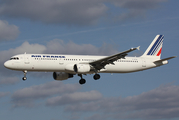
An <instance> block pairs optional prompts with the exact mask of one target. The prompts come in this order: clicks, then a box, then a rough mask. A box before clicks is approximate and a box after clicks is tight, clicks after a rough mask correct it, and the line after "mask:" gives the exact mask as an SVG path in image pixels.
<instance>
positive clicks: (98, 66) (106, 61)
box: [89, 46, 140, 70]
mask: <svg viewBox="0 0 179 120" xmlns="http://www.w3.org/2000/svg"><path fill="white" fill-rule="evenodd" d="M139 48H140V46H139V47H136V48H131V49H129V50H126V51H123V52H121V53H118V54H115V55H112V56H108V57H105V58H102V59H99V60H96V61H93V62H90V63H89V64H90V65H91V66H93V67H94V68H95V70H100V69H102V68H105V66H106V65H107V64H113V65H114V61H117V60H118V59H121V58H123V59H125V56H126V55H128V54H127V53H129V52H132V51H134V50H136V49H138V50H139Z"/></svg>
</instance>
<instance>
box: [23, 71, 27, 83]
mask: <svg viewBox="0 0 179 120" xmlns="http://www.w3.org/2000/svg"><path fill="white" fill-rule="evenodd" d="M23 72H24V77H23V78H22V80H24V81H25V80H26V79H27V77H26V74H27V70H24V71H23Z"/></svg>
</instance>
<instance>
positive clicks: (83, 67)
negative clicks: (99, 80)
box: [73, 64, 91, 73]
mask: <svg viewBox="0 0 179 120" xmlns="http://www.w3.org/2000/svg"><path fill="white" fill-rule="evenodd" d="M73 69H74V71H75V72H76V73H87V72H90V70H91V67H90V65H89V64H75V65H74V68H73Z"/></svg>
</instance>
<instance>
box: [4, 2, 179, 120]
mask: <svg viewBox="0 0 179 120" xmlns="http://www.w3.org/2000/svg"><path fill="white" fill-rule="evenodd" d="M178 4H179V1H177V0H170V1H169V0H135V1H134V0H98V1H96V0H90V1H86V0H31V1H29V0H0V56H1V57H0V64H1V66H0V106H1V107H0V116H1V119H3V120H12V119H15V120H24V119H25V120H32V119H34V120H37V119H43V120H64V119H65V120H71V119H73V120H75V119H77V120H92V119H98V120H100V119H103V120H109V119H110V120H124V119H126V120H134V119H135V120H144V119H151V120H157V119H160V120H168V119H170V120H177V119H178V118H179V114H178V113H179V102H178V101H179V95H178V93H179V74H178V71H179V65H178V64H177V61H178V58H175V59H172V60H170V61H169V64H168V65H164V66H161V67H158V68H154V69H150V70H146V71H141V72H136V73H128V74H101V79H100V80H99V81H94V80H93V76H92V75H87V76H84V78H85V79H86V80H87V82H86V84H85V85H82V86H81V85H79V84H78V81H79V79H80V78H79V77H78V76H75V77H74V78H72V79H68V80H66V81H62V82H61V81H54V80H53V78H52V73H43V72H32V73H31V72H28V74H27V77H28V79H27V80H26V81H22V80H21V79H22V77H23V72H20V71H12V70H8V69H6V68H4V66H3V63H4V62H5V61H6V60H8V59H9V58H10V57H11V56H13V55H16V54H22V53H25V52H27V53H57V54H80V55H81V54H89V55H111V54H114V53H117V52H120V51H123V50H127V49H129V48H131V47H137V46H141V50H140V51H134V52H132V53H131V54H130V56H139V55H142V53H143V52H144V51H145V50H146V48H147V47H148V45H149V44H150V43H151V41H152V40H153V39H154V37H155V36H156V35H157V34H163V35H164V44H163V49H162V58H166V57H170V56H178V51H179V47H178V45H179V41H178V38H179V34H178V33H179V12H178V11H179V8H178Z"/></svg>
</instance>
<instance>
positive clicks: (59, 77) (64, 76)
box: [53, 72, 73, 81]
mask: <svg viewBox="0 0 179 120" xmlns="http://www.w3.org/2000/svg"><path fill="white" fill-rule="evenodd" d="M72 77H73V74H69V73H65V72H59V73H57V72H54V73H53V78H54V79H55V80H61V81H62V80H67V79H68V78H72Z"/></svg>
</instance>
